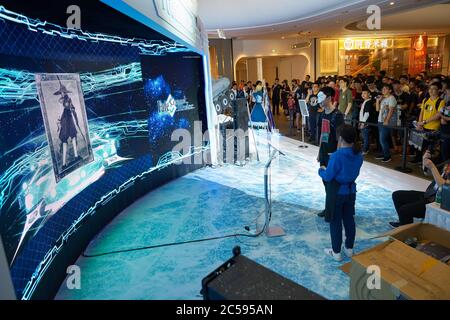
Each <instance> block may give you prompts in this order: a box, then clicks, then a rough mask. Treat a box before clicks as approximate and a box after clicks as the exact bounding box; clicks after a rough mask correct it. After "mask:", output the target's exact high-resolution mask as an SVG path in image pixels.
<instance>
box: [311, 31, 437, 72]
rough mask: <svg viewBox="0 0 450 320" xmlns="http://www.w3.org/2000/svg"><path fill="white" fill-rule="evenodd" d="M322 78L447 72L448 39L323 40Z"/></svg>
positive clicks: (416, 37) (421, 37)
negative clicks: (445, 64)
mask: <svg viewBox="0 0 450 320" xmlns="http://www.w3.org/2000/svg"><path fill="white" fill-rule="evenodd" d="M319 41H320V44H319V48H318V49H319V50H318V51H319V52H318V56H319V73H320V74H321V75H332V74H338V75H357V74H358V73H363V74H371V73H374V72H377V71H380V70H386V72H387V74H389V75H392V76H395V77H398V76H400V75H401V74H411V75H414V74H417V73H419V72H421V71H424V70H426V71H427V72H429V73H433V74H436V73H442V72H443V59H444V51H445V50H444V46H445V36H426V35H424V36H411V37H395V38H393V37H385V38H345V39H320V40H319Z"/></svg>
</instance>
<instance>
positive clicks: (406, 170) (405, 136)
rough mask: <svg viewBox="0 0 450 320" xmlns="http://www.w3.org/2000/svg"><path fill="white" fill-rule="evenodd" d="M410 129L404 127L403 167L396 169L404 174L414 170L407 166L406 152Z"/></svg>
mask: <svg viewBox="0 0 450 320" xmlns="http://www.w3.org/2000/svg"><path fill="white" fill-rule="evenodd" d="M408 133H409V130H408V127H403V153H402V165H401V166H399V167H395V170H397V171H400V172H403V173H411V172H412V171H413V170H412V169H411V168H408V167H407V166H406V152H407V148H408V139H409V137H408Z"/></svg>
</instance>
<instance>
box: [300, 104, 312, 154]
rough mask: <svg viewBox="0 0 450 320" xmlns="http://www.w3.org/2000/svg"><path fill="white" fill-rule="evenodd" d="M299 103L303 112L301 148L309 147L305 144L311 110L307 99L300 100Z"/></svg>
mask: <svg viewBox="0 0 450 320" xmlns="http://www.w3.org/2000/svg"><path fill="white" fill-rule="evenodd" d="M298 104H299V106H300V113H301V114H302V142H303V144H301V145H299V146H298V147H299V148H304V149H306V148H308V146H307V145H305V144H304V143H305V123H306V120H307V119H308V118H309V112H308V105H307V104H306V100H302V99H300V100H298Z"/></svg>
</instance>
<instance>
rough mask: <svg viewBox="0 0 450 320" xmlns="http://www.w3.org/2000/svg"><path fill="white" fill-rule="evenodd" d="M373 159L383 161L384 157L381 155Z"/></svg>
mask: <svg viewBox="0 0 450 320" xmlns="http://www.w3.org/2000/svg"><path fill="white" fill-rule="evenodd" d="M375 159H377V160H383V159H384V155H382V154H380V155H377V156H375Z"/></svg>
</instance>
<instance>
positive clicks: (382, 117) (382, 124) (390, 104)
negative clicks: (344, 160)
mask: <svg viewBox="0 0 450 320" xmlns="http://www.w3.org/2000/svg"><path fill="white" fill-rule="evenodd" d="M381 92H382V94H383V95H382V96H378V97H377V100H376V101H377V102H376V110H377V111H379V114H378V126H379V130H380V144H381V148H382V149H383V154H382V155H379V156H377V157H375V159H378V160H382V162H390V161H391V160H392V158H391V150H390V145H389V141H390V140H391V128H389V127H388V126H395V125H397V100H395V97H394V96H393V95H392V92H393V88H392V85H391V84H387V83H385V84H383V89H382V91H381Z"/></svg>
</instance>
